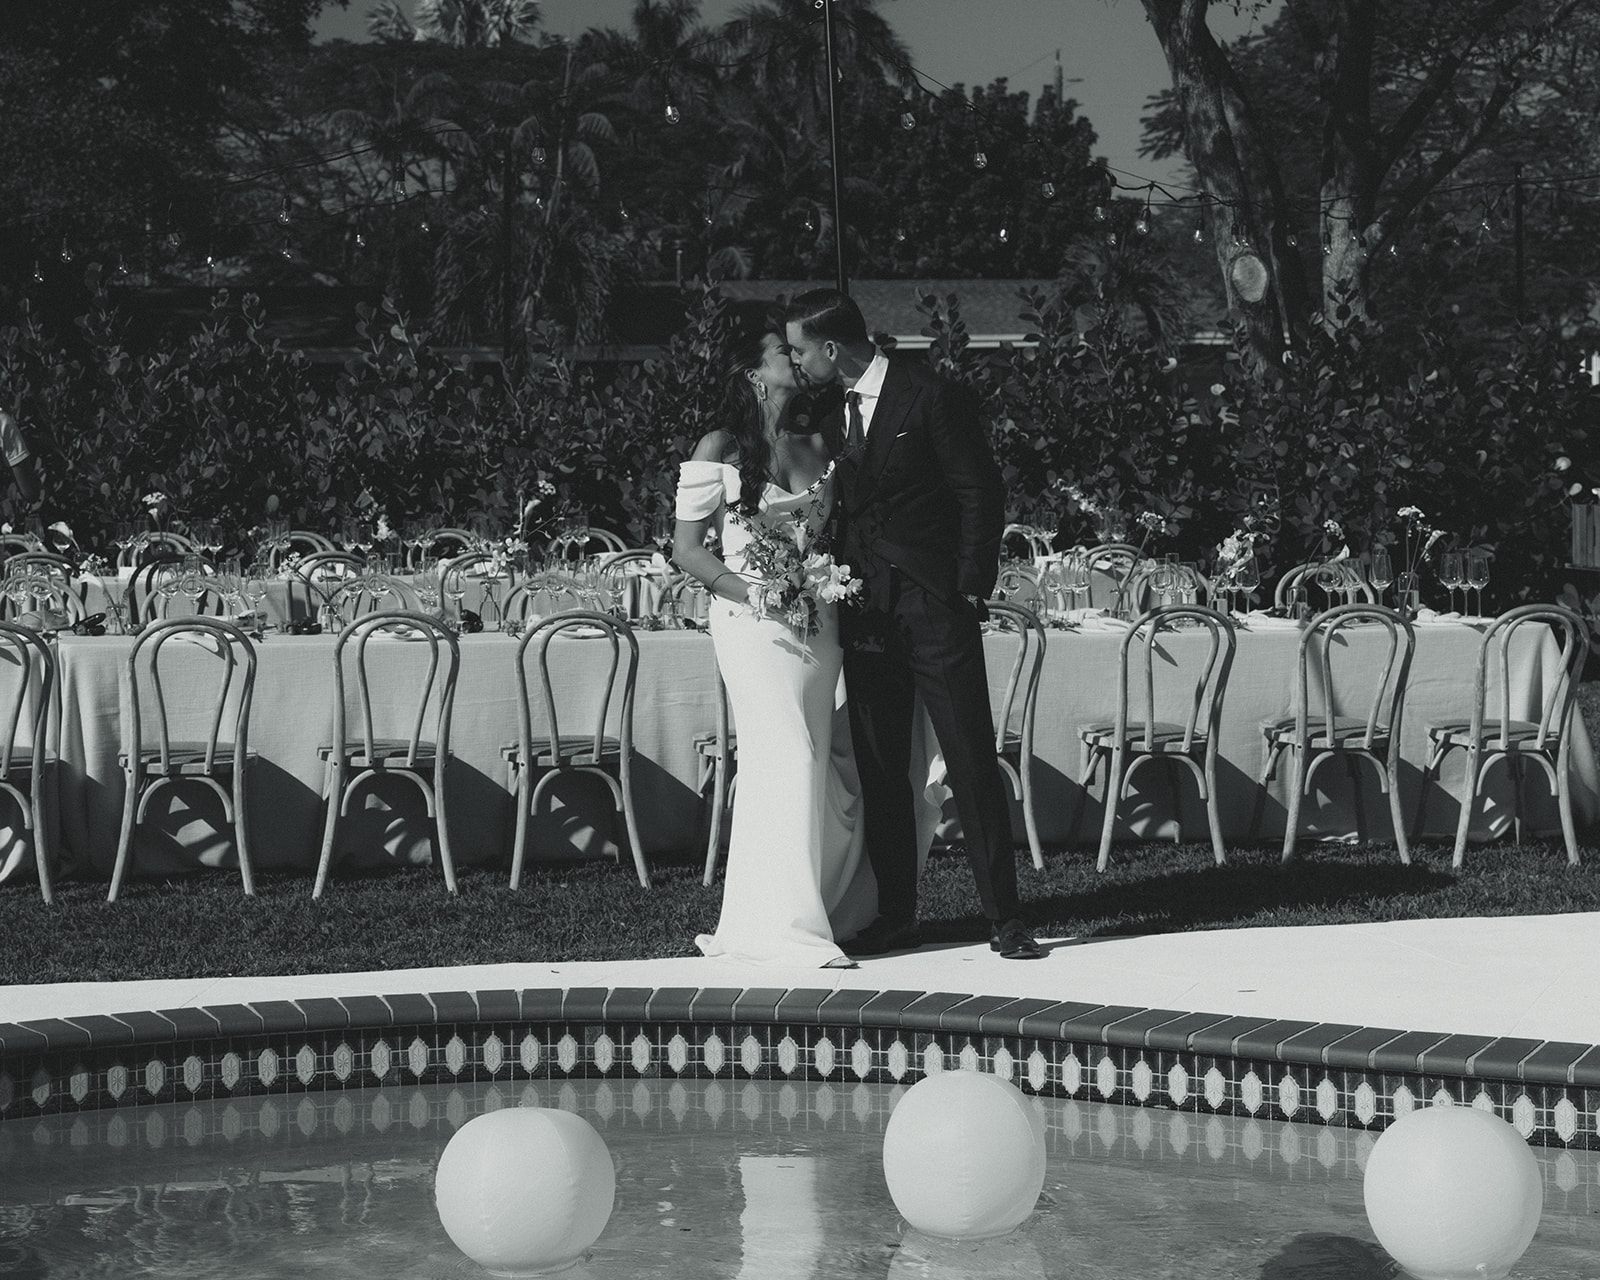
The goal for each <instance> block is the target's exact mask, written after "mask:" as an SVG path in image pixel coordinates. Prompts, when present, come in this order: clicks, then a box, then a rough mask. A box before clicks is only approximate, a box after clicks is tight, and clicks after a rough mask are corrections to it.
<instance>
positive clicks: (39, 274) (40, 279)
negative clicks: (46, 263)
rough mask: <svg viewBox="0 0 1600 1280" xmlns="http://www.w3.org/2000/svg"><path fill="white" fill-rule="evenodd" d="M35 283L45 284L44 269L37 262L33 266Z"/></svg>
mask: <svg viewBox="0 0 1600 1280" xmlns="http://www.w3.org/2000/svg"><path fill="white" fill-rule="evenodd" d="M33 282H34V283H35V284H43V283H44V269H43V268H42V267H41V266H40V265H39V264H38V263H37V262H35V263H34V264H33Z"/></svg>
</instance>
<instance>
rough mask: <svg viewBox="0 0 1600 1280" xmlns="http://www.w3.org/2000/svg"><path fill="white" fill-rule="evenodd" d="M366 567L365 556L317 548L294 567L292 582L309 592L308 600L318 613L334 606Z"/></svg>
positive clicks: (313, 611) (313, 609)
mask: <svg viewBox="0 0 1600 1280" xmlns="http://www.w3.org/2000/svg"><path fill="white" fill-rule="evenodd" d="M366 567H367V562H366V559H365V558H364V557H362V556H358V555H356V554H354V553H353V552H349V551H314V552H312V553H311V554H310V555H308V556H305V557H304V558H302V559H301V561H300V563H299V564H297V565H295V567H294V569H293V570H292V573H293V578H292V580H291V585H292V584H293V583H298V584H299V585H300V586H301V587H303V588H304V590H305V593H306V603H307V604H308V605H309V606H310V608H311V612H312V615H313V616H315V614H316V613H317V610H318V609H319V608H320V607H321V606H324V605H326V606H329V607H332V606H333V605H334V603H335V602H336V601H337V600H338V599H339V597H340V596H341V595H342V594H343V593H344V591H345V590H346V588H348V587H349V586H350V585H351V584H352V582H353V581H354V580H355V579H356V578H359V577H360V576H361V575H362V574H363V573H364V572H365V571H366Z"/></svg>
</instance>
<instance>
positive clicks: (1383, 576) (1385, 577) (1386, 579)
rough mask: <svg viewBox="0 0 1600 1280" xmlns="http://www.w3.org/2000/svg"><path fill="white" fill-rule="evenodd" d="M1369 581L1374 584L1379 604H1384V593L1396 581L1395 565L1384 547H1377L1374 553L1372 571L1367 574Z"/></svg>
mask: <svg viewBox="0 0 1600 1280" xmlns="http://www.w3.org/2000/svg"><path fill="white" fill-rule="evenodd" d="M1367 580H1368V581H1369V582H1371V583H1372V586H1373V590H1375V591H1376V592H1377V593H1378V603H1379V604H1382V603H1383V593H1384V591H1385V590H1386V589H1387V588H1388V586H1389V584H1390V583H1392V582H1393V581H1394V564H1393V562H1391V561H1390V559H1389V553H1388V551H1386V550H1385V549H1384V548H1383V547H1376V548H1374V549H1373V552H1372V569H1371V571H1370V572H1369V573H1368V574H1367Z"/></svg>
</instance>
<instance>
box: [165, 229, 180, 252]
mask: <svg viewBox="0 0 1600 1280" xmlns="http://www.w3.org/2000/svg"><path fill="white" fill-rule="evenodd" d="M166 241H167V248H169V249H171V250H172V252H173V253H177V252H178V250H179V249H181V248H183V232H181V231H179V230H178V229H177V228H176V227H174V228H173V229H172V230H171V231H169V232H167V235H166Z"/></svg>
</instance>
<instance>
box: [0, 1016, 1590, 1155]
mask: <svg viewBox="0 0 1600 1280" xmlns="http://www.w3.org/2000/svg"><path fill="white" fill-rule="evenodd" d="M952 1067H961V1068H963V1069H982V1070H987V1071H993V1072H995V1073H997V1074H1000V1075H1002V1076H1004V1077H1006V1078H1009V1079H1011V1080H1013V1081H1014V1082H1015V1083H1017V1084H1018V1085H1019V1086H1020V1087H1021V1088H1022V1089H1023V1090H1024V1091H1025V1092H1029V1093H1037V1094H1041V1095H1045V1096H1049V1097H1056V1098H1076V1099H1080V1100H1088V1101H1105V1102H1120V1103H1125V1104H1130V1105H1135V1106H1144V1107H1153V1108H1160V1109H1166V1110H1177V1111H1185V1112H1191V1113H1199V1114H1202V1115H1206V1114H1215V1115H1234V1116H1249V1117H1255V1118H1260V1119H1274V1120H1291V1121H1298V1122H1303V1123H1312V1124H1323V1125H1332V1126H1339V1127H1345V1128H1352V1129H1370V1130H1378V1129H1382V1128H1383V1127H1385V1126H1386V1125H1387V1124H1389V1123H1391V1122H1392V1121H1393V1120H1394V1119H1395V1118H1396V1117H1397V1116H1399V1115H1403V1114H1404V1113H1405V1112H1406V1111H1408V1110H1410V1109H1411V1108H1413V1107H1415V1106H1425V1105H1429V1104H1431V1103H1434V1102H1441V1101H1444V1100H1445V1099H1446V1098H1448V1099H1449V1100H1450V1101H1451V1102H1453V1103H1456V1104H1459V1105H1466V1106H1478V1107H1482V1108H1485V1109H1489V1110H1492V1111H1494V1112H1495V1113H1496V1114H1498V1115H1500V1116H1502V1117H1503V1118H1504V1119H1506V1120H1508V1121H1510V1122H1511V1123H1512V1124H1513V1125H1515V1126H1516V1128H1517V1129H1518V1131H1519V1132H1521V1133H1522V1134H1523V1136H1524V1137H1525V1138H1527V1139H1528V1140H1529V1141H1530V1142H1533V1143H1536V1144H1539V1145H1546V1146H1554V1147H1569V1148H1574V1149H1600V1046H1595V1045H1589V1044H1580V1043H1569V1042H1551V1041H1540V1040H1534V1039H1520V1038H1507V1037H1499V1038H1497V1037H1492V1036H1483V1035H1477V1036H1471V1035H1460V1034H1451V1033H1448V1032H1429V1031H1415V1030H1409V1031H1408V1030H1402V1029H1395V1028H1384V1027H1370V1026H1356V1025H1351V1024H1342V1023H1318V1022H1309V1021H1296V1020H1286V1019H1273V1018H1265V1017H1239V1016H1232V1015H1226V1014H1217V1013H1203V1012H1185V1011H1182V1010H1173V1009H1152V1008H1143V1007H1137V1006H1129V1005H1098V1004H1092V1003H1084V1002H1074V1001H1056V1000H1048V999H1043V998H1019V997H1008V996H985V995H970V994H962V993H955V992H938V991H936V992H922V991H905V990H890V991H876V992H874V991H869V990H834V989H823V988H779V987H751V988H705V987H616V988H601V987H570V988H528V989H523V990H512V989H491V990H481V991H447V992H435V993H426V994H424V993H415V992H413V993H406V994H394V995H383V996H377V995H363V996H346V997H340V998H332V997H317V998H306V999H299V1000H264V1001H256V1002H253V1003H242V1004H228V1005H217V1006H205V1007H192V1008H180V1009H166V1010H155V1011H136V1012H128V1013H121V1014H116V1015H107V1014H94V1015H85V1016H74V1017H70V1018H61V1019H42V1020H36V1021H27V1022H22V1023H6V1024H0V1123H9V1122H11V1121H15V1120H25V1119H29V1118H38V1117H43V1116H52V1115H63V1114H72V1113H76V1112H90V1111H100V1110H107V1109H117V1108H122V1107H131V1106H136V1105H143V1104H150V1103H166V1102H183V1101H190V1100H203V1099H225V1098H238V1097H250V1096H266V1095H272V1094H299V1093H325V1092H334V1091H339V1090H343V1089H357V1088H372V1087H376V1086H379V1085H385V1084H399V1083H414V1084H429V1083H445V1082H451V1081H460V1082H467V1081H477V1082H493V1081H499V1082H509V1081H518V1080H538V1079H563V1078H573V1077H583V1078H609V1079H637V1078H660V1079H672V1078H674V1077H679V1078H694V1079H714V1078H718V1079H725V1080H740V1079H792V1080H796V1081H801V1080H804V1081H810V1082H818V1083H820V1082H824V1081H831V1082H834V1083H846V1084H850V1083H855V1082H857V1081H863V1082H888V1083H909V1082H911V1081H914V1080H916V1079H918V1078H920V1077H921V1076H922V1075H923V1074H925V1073H927V1072H930V1071H936V1070H942V1069H948V1068H952Z"/></svg>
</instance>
